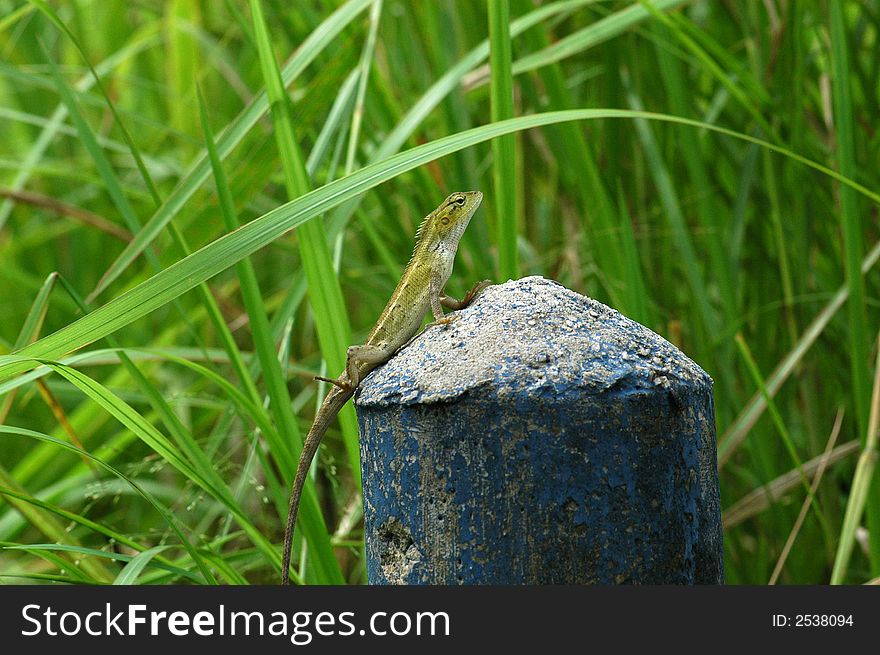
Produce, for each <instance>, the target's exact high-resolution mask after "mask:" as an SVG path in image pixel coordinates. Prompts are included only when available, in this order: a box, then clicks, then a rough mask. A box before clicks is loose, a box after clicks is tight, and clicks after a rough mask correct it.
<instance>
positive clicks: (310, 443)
mask: <svg viewBox="0 0 880 655" xmlns="http://www.w3.org/2000/svg"><path fill="white" fill-rule="evenodd" d="M343 375H344V374H343ZM352 395H354V391H353V390H352V391H347V390H344V389H341V388H340V387H333V388H331V389H330V392H329V393H328V394H327V396H326V398H324V402H323V403H322V404H321V409H319V410H318V413H317V415H316V416H315V421H314V423H312V427H311V429H310V430H309V434H308V436H307V437H306V440H305V443H303V449H302V453H301V454H300V456H299V464H297V466H296V477H294V479H293V486H292V487H291V489H290V501H289V502H288V505H287V529H286V530H285V532H284V556H283V557H282V559H281V584H282V585H286V584H288V583H289V582H290V550H291V545H292V542H293V530H294V528H295V527H296V516H297V514H298V513H299V501H300V498H302V491H303V485H305V482H306V476H307V475H308V473H309V467H310V466H311V465H312V460H313V459H314V458H315V453H316V452H318V446H319V445H321V439H323V438H324V433H325V432H327V428H328V427H329V426H330V422H331V421H332V420H333V417H334V416H336V414H338V413H339V410H340V409H342V406H343V405H345V403H347V402H348V399H349V398H351V397H352Z"/></svg>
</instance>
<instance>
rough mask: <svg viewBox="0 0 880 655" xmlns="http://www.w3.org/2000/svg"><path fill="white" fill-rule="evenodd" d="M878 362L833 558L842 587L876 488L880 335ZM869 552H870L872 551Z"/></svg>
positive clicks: (879, 437) (835, 580)
mask: <svg viewBox="0 0 880 655" xmlns="http://www.w3.org/2000/svg"><path fill="white" fill-rule="evenodd" d="M877 345H878V350H877V362H876V364H875V368H874V390H873V393H872V397H871V414H870V416H869V418H868V433H867V436H866V439H865V441H864V447H863V449H862V452H861V454H860V455H859V461H858V464H856V472H855V475H854V476H853V481H852V487H851V490H850V494H849V498H848V499H847V502H846V513H845V514H844V515H843V525H842V526H841V528H840V540H839V541H838V544H837V553H836V554H835V556H834V568H833V569H832V571H831V584H843V582H844V578H845V576H846V573H847V570H848V568H849V561H850V558H851V557H852V550H853V546H854V545H855V542H856V530H857V529H858V527H859V523H860V521H861V518H862V513H863V512H864V511H865V506H866V505H867V504H868V502H869V498H870V496H869V494H870V492H871V487H872V485H873V486H874V487H876V486H877V480H876V479H875V477H876V476H875V475H874V469H875V468H876V466H877V442H878V440H880V336H878V339H877ZM869 552H870V551H869Z"/></svg>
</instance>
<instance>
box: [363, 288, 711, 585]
mask: <svg viewBox="0 0 880 655" xmlns="http://www.w3.org/2000/svg"><path fill="white" fill-rule="evenodd" d="M356 406H357V411H358V421H359V424H360V431H361V457H362V477H363V491H364V518H365V526H366V546H367V568H368V578H369V581H370V583H371V584H560V583H568V584H587V583H600V584H614V583H641V584H661V583H662V584H717V583H721V582H723V553H722V541H721V512H720V506H719V496H718V476H717V468H716V455H715V421H714V408H713V401H712V380H711V378H710V377H709V376H708V375H707V374H706V373H705V372H704V371H703V370H702V369H701V368H700V367H699V366H697V365H696V364H695V363H694V362H693V361H691V360H690V359H688V358H687V357H686V356H685V355H684V354H683V353H681V351H679V350H678V349H677V348H675V347H674V346H673V345H672V344H670V343H669V342H667V341H666V340H665V339H663V338H662V337H660V336H658V335H657V334H655V333H654V332H652V331H650V330H649V329H647V328H645V327H644V326H642V325H639V324H638V323H635V322H634V321H632V320H630V319H628V318H626V317H624V316H622V315H621V314H620V313H619V312H617V311H615V310H613V309H610V308H609V307H607V306H605V305H603V304H601V303H599V302H597V301H594V300H591V299H589V298H586V297H584V296H581V295H579V294H577V293H575V292H573V291H570V290H568V289H566V288H564V287H562V286H561V285H559V284H557V283H555V282H552V281H549V280H545V279H543V278H540V277H529V278H524V279H521V280H516V281H510V282H507V283H505V284H502V285H497V286H493V287H490V288H488V289H487V290H486V291H485V292H484V293H483V294H482V295H481V296H480V298H478V299H477V301H475V302H474V304H473V305H472V306H471V307H469V308H468V309H466V310H464V311H462V312H460V315H459V318H458V320H456V321H454V322H452V323H451V324H449V325H447V326H442V325H440V326H432V327H430V328H428V330H426V331H425V332H424V333H422V334H421V335H419V336H418V337H417V338H416V339H414V340H413V342H412V343H410V344H409V345H408V346H407V347H406V348H404V349H403V350H401V352H399V353H398V354H397V355H396V356H395V357H394V358H392V360H391V361H389V362H388V363H387V364H385V365H384V366H382V367H381V368H379V369H377V370H376V371H374V372H373V373H372V374H371V375H370V376H369V377H368V378H367V379H366V380H364V382H363V383H362V386H361V388H360V390H359V392H358V394H357V395H356Z"/></svg>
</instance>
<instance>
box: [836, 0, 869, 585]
mask: <svg viewBox="0 0 880 655" xmlns="http://www.w3.org/2000/svg"><path fill="white" fill-rule="evenodd" d="M828 9H829V12H830V18H831V30H830V31H831V70H832V75H831V84H832V101H833V103H834V127H835V136H836V142H837V153H836V155H837V165H838V169H839V170H840V172H841V173H842V174H843V175H845V176H847V177H851V178H854V179H855V177H856V170H857V169H856V154H855V127H854V125H853V121H854V120H855V116H854V115H853V105H852V90H851V84H852V67H851V65H850V63H849V52H848V46H847V38H846V23H845V19H844V7H843V3H840V2H832V3H830V5H829V7H828ZM840 223H841V230H842V233H843V258H844V267H845V270H846V282H847V286H848V287H849V300H848V302H847V319H848V335H847V337H848V340H849V353H850V368H851V371H852V387H851V388H852V396H853V404H854V405H855V410H856V423H857V425H858V429H859V434H860V435H867V434H868V404H869V399H870V394H871V384H870V379H871V378H870V372H869V370H868V365H869V364H868V362H869V360H870V355H869V353H868V343H869V341H870V340H869V337H868V324H867V318H866V315H865V283H864V280H863V279H862V274H861V271H860V263H861V259H862V252H863V249H864V243H863V236H862V235H863V233H864V232H863V227H862V219H861V212H860V209H859V202H858V196H857V195H856V194H855V193H853V191H852V190H851V189H847V188H845V187H841V188H840ZM867 502H868V510H867V515H868V529H869V532H870V538H869V540H868V545H869V553H870V558H871V571H872V573H873V574H874V575H875V576H876V575H880V484H877V485H875V486H874V488H873V490H872V491H871V493H870V494H869V496H868V501H867Z"/></svg>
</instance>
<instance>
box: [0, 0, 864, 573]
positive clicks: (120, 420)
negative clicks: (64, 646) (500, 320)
mask: <svg viewBox="0 0 880 655" xmlns="http://www.w3.org/2000/svg"><path fill="white" fill-rule="evenodd" d="M878 34H880V4H878V3H877V2H875V1H873V0H846V1H841V2H830V1H827V2H826V1H822V0H816V1H804V2H795V1H793V0H764V1H763V2H748V3H739V2H723V1H718V2H714V1H713V2H709V1H700V0H693V1H691V2H687V1H683V0H654V1H653V2H650V3H649V2H617V1H606V2H596V1H589V0H563V1H557V2H542V3H538V2H530V1H528V0H510V1H509V2H508V1H506V0H504V1H502V0H489V1H488V2H485V3H484V2H476V1H473V2H472V1H465V0H458V1H454V0H436V1H432V2H419V3H412V2H403V1H402V0H397V1H395V0H384V1H382V2H379V1H373V0H349V1H348V2H329V1H328V2H320V1H315V2H308V3H297V9H296V10H295V11H294V10H291V9H290V8H289V3H284V2H280V1H276V0H249V1H246V0H224V1H222V2H219V1H217V2H215V1H211V2H208V1H206V0H168V1H160V0H142V1H139V2H134V3H132V2H127V1H124V0H100V1H98V0H75V1H71V2H61V1H57V2H56V1H49V2H44V1H43V0H34V1H33V2H18V1H14V0H0V144H2V145H0V307H2V317H3V320H2V321H0V546H2V547H3V549H2V550H0V581H3V582H23V581H64V582H75V583H109V582H117V583H122V584H130V583H139V584H146V583H153V584H156V583H171V582H196V583H204V582H211V583H213V582H222V583H231V584H238V583H255V582H275V581H276V580H277V579H278V577H279V567H280V540H281V537H282V534H283V526H284V517H285V515H286V506H287V492H288V486H289V482H290V480H291V478H292V475H293V466H294V463H295V456H296V453H297V452H298V450H299V448H300V445H301V439H302V435H304V434H305V432H306V431H307V430H308V426H309V424H310V419H311V416H312V415H313V414H314V410H315V407H316V404H317V403H318V402H319V400H320V395H321V394H323V392H324V391H325V389H322V388H320V387H319V386H318V385H316V384H315V383H314V382H312V381H311V376H312V375H314V374H316V373H321V374H332V375H335V374H336V373H338V372H339V371H340V370H341V368H342V364H343V359H344V353H345V347H346V346H347V345H348V344H350V343H358V342H360V341H361V340H362V339H363V338H364V336H365V334H366V333H367V332H368V331H369V328H370V327H371V326H372V323H373V321H374V320H375V318H376V316H377V315H378V313H379V312H380V310H381V308H382V307H383V305H384V303H385V301H386V299H387V298H388V296H389V295H390V293H391V291H392V289H393V288H394V285H395V283H396V280H397V277H398V276H399V273H400V271H401V270H402V267H403V265H404V264H405V262H406V261H407V259H408V257H409V254H410V251H411V248H412V236H413V232H414V229H415V227H416V225H417V224H418V222H419V220H420V219H421V217H422V216H423V215H424V214H426V213H427V212H428V211H430V210H431V209H432V208H433V207H434V206H436V204H437V203H438V202H439V201H440V200H441V199H442V198H443V197H444V196H445V195H447V194H448V193H449V192H451V191H453V190H457V189H481V190H482V191H483V192H484V193H485V194H486V199H485V200H484V203H483V209H482V210H481V211H480V212H479V214H478V216H477V217H476V218H475V220H474V221H473V222H472V224H471V227H470V228H469V230H468V234H466V235H465V238H464V240H463V242H462V245H461V248H460V251H459V256H458V258H457V263H456V270H455V273H454V275H453V278H452V280H451V281H450V285H449V289H450V291H451V292H452V293H453V294H454V295H459V296H460V295H461V294H462V293H463V292H464V291H465V290H466V289H467V288H469V287H470V285H471V283H472V282H473V281H474V280H477V279H482V278H487V277H490V278H493V279H495V280H497V281H503V280H504V279H507V278H508V277H516V276H519V275H526V274H542V275H545V276H547V277H551V278H554V279H557V280H559V281H560V282H562V283H563V284H565V285H566V286H568V287H570V288H572V289H575V290H577V291H579V292H582V293H585V294H589V295H591V296H593V297H595V298H597V299H599V300H602V301H603V302H606V303H608V304H611V305H612V306H614V307H615V308H617V309H619V310H621V311H622V312H624V313H625V314H627V315H629V316H630V317H632V318H634V319H636V320H638V321H640V322H642V323H644V324H645V325H647V326H649V327H650V328H652V329H654V330H655V331H657V332H659V333H660V334H662V335H663V336H665V337H666V338H668V339H669V340H671V341H672V342H674V343H675V344H676V345H678V346H679V347H680V348H682V350H684V352H686V353H687V354H689V355H690V356H691V357H692V358H693V359H695V360H696V361H697V362H698V363H699V364H700V365H701V366H702V367H703V368H705V369H706V370H707V371H708V372H709V373H710V374H711V375H712V376H713V378H714V379H715V392H716V394H715V402H716V413H717V423H718V438H719V466H720V475H721V492H722V506H723V508H724V510H725V511H724V521H725V558H726V561H725V566H726V573H727V580H728V582H729V583H752V584H766V583H768V582H782V583H827V582H829V581H833V582H848V583H863V582H867V581H870V580H873V579H875V578H877V576H880V485H877V484H873V485H872V480H873V479H874V478H876V475H875V471H874V458H875V457H876V439H877V423H878V414H880V384H878V383H877V381H876V380H875V379H874V376H875V373H876V371H877V368H878V367H877V366H876V364H875V362H874V358H875V357H876V356H877V346H876V340H877V331H878V325H880V321H878V318H880V311H878V297H877V296H878V294H877V292H878V282H880V276H878V273H877V272H876V270H874V264H875V263H876V260H877V259H878V257H880V242H878V238H880V229H878V219H877V217H878V211H877V208H878V203H880V196H878V193H880V173H878V166H877V162H878V139H880V137H878V133H877V117H878V115H880V112H878V103H880V58H878V57H877V56H876V51H877V47H878ZM490 62H491V67H490V65H489V64H490ZM240 226H243V227H240ZM292 228H295V229H293V231H291V229H292ZM358 488H359V470H358V467H357V430H356V423H355V418H354V412H353V409H352V408H351V407H348V408H346V410H345V411H344V412H343V413H342V414H341V416H340V421H339V422H338V424H336V425H334V427H333V428H332V429H331V432H330V433H329V434H328V438H327V439H326V440H325V445H324V447H323V448H322V450H321V452H320V453H319V457H318V465H317V468H316V475H315V484H314V485H312V484H309V485H307V490H306V494H305V496H304V501H303V507H302V510H301V513H300V519H301V527H302V532H301V533H300V532H298V533H297V534H298V537H297V543H296V552H295V558H294V561H295V564H296V574H295V576H294V578H295V579H296V580H298V581H304V582H324V583H328V582H332V583H340V582H344V581H345V582H351V583H361V582H364V580H365V571H364V562H363V554H362V546H361V538H362V528H361V523H360V520H361V518H362V515H361V508H360V506H359V497H358Z"/></svg>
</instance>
